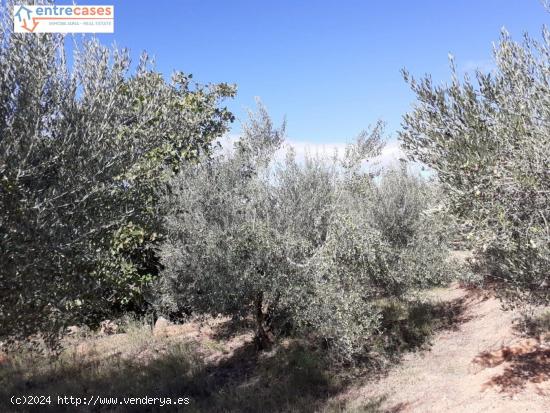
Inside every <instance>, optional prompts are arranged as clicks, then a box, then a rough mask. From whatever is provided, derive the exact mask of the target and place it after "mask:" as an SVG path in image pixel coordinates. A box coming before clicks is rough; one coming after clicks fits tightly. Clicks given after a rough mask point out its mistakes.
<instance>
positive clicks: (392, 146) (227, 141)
mask: <svg viewBox="0 0 550 413" xmlns="http://www.w3.org/2000/svg"><path fill="white" fill-rule="evenodd" d="M238 139H239V135H235V134H226V135H225V136H224V137H222V138H221V139H220V140H219V142H220V143H221V145H222V148H224V149H225V150H231V149H232V148H233V145H234V143H235V142H236V141H237V140H238ZM346 146H347V143H346V142H312V141H303V140H294V139H286V140H285V143H284V145H283V148H281V150H280V151H279V153H278V154H277V155H276V159H278V160H282V159H283V158H284V155H285V153H286V152H287V150H288V149H289V148H290V147H292V148H293V149H294V152H295V153H296V159H297V160H298V161H299V162H303V160H304V159H305V158H306V156H318V157H320V158H326V159H330V158H333V157H334V155H335V154H337V155H338V157H339V158H341V157H342V156H343V154H344V152H345V149H346ZM406 158H407V156H406V154H405V152H404V151H403V148H401V145H400V144H399V142H398V141H397V140H390V141H389V142H388V143H386V145H385V146H384V147H383V148H382V151H381V153H380V155H378V156H377V157H375V158H372V159H370V160H369V161H368V162H367V163H366V165H365V166H366V167H367V168H369V167H373V168H376V169H379V168H391V167H397V166H399V164H400V159H406ZM409 169H410V170H411V171H412V172H414V173H420V174H421V175H424V176H429V175H431V173H430V172H429V171H426V170H424V169H423V168H422V165H420V164H418V163H414V162H409Z"/></svg>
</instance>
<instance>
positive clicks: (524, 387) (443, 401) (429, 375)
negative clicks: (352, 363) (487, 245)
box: [340, 285, 550, 413]
mask: <svg viewBox="0 0 550 413" xmlns="http://www.w3.org/2000/svg"><path fill="white" fill-rule="evenodd" d="M435 294H436V296H437V297H436V298H439V299H441V300H444V301H456V302H460V303H461V304H462V306H463V308H464V312H463V314H462V315H461V317H462V319H461V320H460V321H461V322H459V323H457V325H456V327H455V329H453V330H451V331H445V332H442V333H440V334H438V335H437V336H435V337H434V339H433V342H432V343H433V345H432V347H431V348H430V350H428V351H422V352H417V353H409V354H407V355H406V356H405V358H404V360H403V362H402V363H400V364H399V365H397V366H395V367H394V368H393V369H391V370H390V371H389V373H388V374H387V376H385V377H383V378H382V379H380V380H378V381H371V382H368V383H366V384H364V385H361V386H358V387H355V388H352V389H350V390H348V391H347V392H346V393H345V394H343V395H341V396H340V397H341V398H343V399H347V400H349V406H350V407H354V406H356V407H359V406H361V405H364V404H365V403H366V402H367V401H368V400H372V399H376V398H384V399H385V401H384V403H383V405H382V408H383V411H388V412H423V413H424V412H426V413H428V412H434V413H435V412H437V413H440V412H455V413H458V412H464V413H466V412H467V413H477V412H502V413H516V412H541V413H542V412H550V340H549V337H540V336H539V337H526V336H524V335H522V334H520V333H519V332H518V331H517V330H516V329H515V328H514V324H513V321H514V318H516V317H517V313H514V312H510V311H508V312H507V311H503V310H502V309H501V306H500V303H499V302H498V301H497V300H496V299H495V298H487V297H483V296H481V295H479V294H476V293H474V292H471V291H466V290H464V289H462V288H460V287H458V286H457V285H454V286H452V287H451V288H450V289H445V290H439V291H437V292H435Z"/></svg>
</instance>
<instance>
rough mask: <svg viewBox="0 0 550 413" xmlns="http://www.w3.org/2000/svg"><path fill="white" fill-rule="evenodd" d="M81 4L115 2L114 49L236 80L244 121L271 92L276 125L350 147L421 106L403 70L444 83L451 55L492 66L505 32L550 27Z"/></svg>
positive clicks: (312, 9) (423, 12) (256, 8)
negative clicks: (378, 125) (374, 127)
mask: <svg viewBox="0 0 550 413" xmlns="http://www.w3.org/2000/svg"><path fill="white" fill-rule="evenodd" d="M57 3H58V4H66V3H70V1H58V2H57ZM78 3H79V4H114V5H115V34H114V35H99V37H100V38H101V39H102V40H103V41H104V42H106V43H112V42H113V41H116V43H117V44H118V45H119V46H125V47H129V48H130V49H131V50H132V55H133V56H134V57H137V56H138V55H139V53H140V52H141V51H142V50H147V51H148V52H149V53H150V54H152V55H154V56H155V58H156V61H157V66H158V69H160V70H161V71H162V72H165V73H166V74H170V72H172V71H173V70H175V69H178V70H183V71H184V72H188V73H193V75H194V77H195V79H196V80H198V81H201V82H220V81H225V82H230V83H236V84H237V85H238V96H237V98H236V99H235V100H233V101H231V102H228V105H229V107H230V108H231V109H232V110H233V111H234V113H235V114H236V115H237V117H238V118H239V119H245V118H246V109H247V108H253V107H254V105H255V104H254V98H255V96H259V97H260V98H261V99H262V101H263V102H264V104H265V105H266V106H267V107H268V109H269V111H270V113H271V114H272V116H273V118H274V119H275V120H276V121H280V120H282V119H283V117H284V116H285V115H286V118H287V121H288V128H287V132H288V136H289V137H290V138H291V139H292V140H295V141H303V142H311V143H318V144H326V143H337V142H344V141H349V140H350V139H352V138H353V137H354V136H355V135H356V134H357V133H358V132H359V131H361V130H362V129H364V128H365V127H367V126H368V125H369V124H372V123H374V122H375V121H376V120H377V119H380V118H381V119H383V120H385V121H386V122H387V123H388V132H389V133H394V132H395V131H396V130H397V129H398V128H399V125H400V121H401V116H402V114H403V113H405V112H406V111H407V110H408V109H409V108H410V105H411V103H412V102H413V99H414V96H413V95H412V94H411V93H410V92H409V89H408V87H407V85H406V84H405V83H404V82H403V80H402V78H401V75H400V69H401V68H403V67H406V68H407V69H408V70H409V71H410V72H411V73H412V74H415V75H422V74H424V73H431V74H432V75H433V77H434V79H435V80H437V81H444V80H446V79H448V77H449V71H448V61H447V55H448V53H452V54H453V55H454V56H455V58H456V61H457V64H458V66H459V68H461V70H472V69H473V68H475V67H476V66H480V67H482V68H490V59H491V47H492V42H493V41H495V40H498V37H499V33H500V29H501V27H503V26H505V27H506V28H507V29H508V31H509V32H510V33H511V34H512V35H513V37H514V38H516V39H519V38H520V37H521V35H522V33H523V32H524V31H528V32H530V33H531V34H533V35H536V36H538V35H539V34H540V29H541V27H542V25H543V24H545V23H548V22H549V21H550V14H548V13H546V12H545V10H544V8H543V7H542V5H541V3H540V1H539V0H477V1H474V0H460V1H456V0H454V1H445V0H438V1H437V0H418V1H410V0H409V1H402V0H393V1H382V0H379V1H366V0H363V1H348V0H341V1H320V0H317V1H299V0H293V1H292V0H277V1H260V0H256V1H241V0H231V1H224V0H218V1H209V0H200V1H199V0H182V1H173V0H172V1H162V0H161V1H142V0H124V1H117V0H111V1H109V0H107V1H101V0H94V1H91V2H78ZM163 4H164V6H163ZM239 128H240V127H239V124H238V122H237V123H236V124H235V126H234V129H233V132H234V133H238V130H239Z"/></svg>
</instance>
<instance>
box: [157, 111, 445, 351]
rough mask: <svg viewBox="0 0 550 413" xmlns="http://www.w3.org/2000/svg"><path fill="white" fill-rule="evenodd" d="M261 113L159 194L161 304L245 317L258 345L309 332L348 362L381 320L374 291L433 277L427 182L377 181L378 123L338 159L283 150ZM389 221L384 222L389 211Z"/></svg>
mask: <svg viewBox="0 0 550 413" xmlns="http://www.w3.org/2000/svg"><path fill="white" fill-rule="evenodd" d="M283 133H284V130H283V129H275V128H274V127H273V125H272V123H271V120H270V119H269V117H268V115H267V113H266V111H265V109H263V108H260V112H259V115H258V116H255V117H252V119H251V121H250V123H249V124H248V125H247V126H246V127H245V131H244V135H243V137H242V138H241V140H239V141H238V142H237V144H236V146H235V149H234V150H233V151H232V152H229V153H219V154H217V155H215V156H214V157H213V158H212V159H209V160H205V161H203V162H200V163H198V164H196V165H187V166H186V167H184V168H182V170H181V171H180V172H179V174H177V175H176V176H175V177H174V179H173V180H172V181H171V184H170V192H169V193H168V194H167V195H166V196H165V197H164V208H165V209H164V211H163V212H164V213H165V215H166V220H165V233H166V239H165V241H164V242H163V244H162V245H161V248H160V254H161V263H162V265H163V268H164V270H163V272H162V274H161V279H160V283H159V289H160V290H159V291H160V295H161V297H162V300H161V302H160V304H159V305H160V306H161V308H164V309H165V311H176V310H181V309H182V308H184V309H186V310H189V311H195V312H199V313H212V314H218V313H223V314H228V315H232V316H241V317H246V316H253V317H254V318H255V320H256V335H257V341H258V344H259V346H260V347H265V346H267V345H269V343H270V342H271V341H272V340H273V339H274V338H275V337H276V336H278V335H280V334H285V333H289V332H292V333H295V334H312V335H313V336H315V337H317V338H319V339H322V341H323V343H325V345H326V346H328V348H329V349H330V350H331V351H332V353H333V354H334V355H335V357H337V358H340V359H342V360H350V359H351V358H352V357H353V356H354V355H357V354H359V353H360V352H362V351H363V350H364V348H365V346H366V345H368V340H369V337H370V336H371V335H372V333H373V332H374V331H375V330H376V329H377V327H378V324H379V318H380V314H379V312H380V311H379V309H377V307H376V305H375V304H374V301H375V299H376V298H377V297H380V296H400V295H402V294H404V293H405V292H406V291H409V290H410V289H412V288H420V287H424V286H427V285H432V284H434V283H437V282H439V279H440V277H441V272H442V271H444V260H445V258H446V253H445V251H446V246H445V237H444V236H443V232H442V231H441V228H442V226H441V224H440V223H437V222H438V220H439V218H438V215H437V214H436V213H430V212H429V211H428V210H429V208H430V207H432V206H434V205H433V202H432V199H431V198H430V195H429V194H430V190H429V187H428V186H427V184H425V183H422V182H421V181H420V180H418V179H416V178H411V177H409V176H408V175H407V174H406V172H405V171H400V172H395V171H394V172H388V173H386V174H385V175H384V176H383V177H382V178H381V180H380V182H379V183H378V184H377V183H376V182H375V179H373V176H372V174H371V173H369V172H368V171H366V170H365V169H364V168H363V167H362V161H363V160H364V159H368V158H369V157H372V156H374V155H376V154H377V153H378V152H379V150H380V148H381V146H382V139H381V135H382V128H381V125H377V126H376V127H375V128H373V129H372V130H371V131H370V132H369V133H364V134H362V135H360V136H359V138H358V140H357V142H356V143H355V144H352V145H349V146H348V148H347V150H346V152H345V154H344V157H343V158H342V159H340V160H339V159H338V158H334V159H332V160H327V159H322V158H319V157H309V156H308V157H306V159H305V161H304V162H303V163H301V162H298V161H297V160H296V158H295V156H294V153H293V152H292V151H289V152H288V153H287V154H286V159H285V160H284V161H283V162H279V163H277V162H275V161H274V158H275V155H276V152H277V151H278V150H279V149H280V148H281V145H282V142H283ZM392 214H393V215H392Z"/></svg>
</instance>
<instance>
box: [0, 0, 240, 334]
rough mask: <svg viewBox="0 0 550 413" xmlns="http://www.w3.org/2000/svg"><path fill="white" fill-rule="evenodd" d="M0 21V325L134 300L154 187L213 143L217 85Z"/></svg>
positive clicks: (148, 239)
mask: <svg viewBox="0 0 550 413" xmlns="http://www.w3.org/2000/svg"><path fill="white" fill-rule="evenodd" d="M0 7H1V10H0V11H1V13H0V15H1V25H0V262H1V268H0V322H1V326H0V332H1V333H0V334H2V336H14V335H19V336H26V335H28V334H30V333H34V332H36V331H45V332H46V331H56V330H57V328H58V327H59V326H62V325H64V324H66V323H68V322H77V321H80V322H86V321H90V316H92V315H97V314H98V313H99V314H103V315H108V314H109V312H110V311H112V309H113V308H123V307H124V306H125V305H126V304H128V303H129V302H134V303H135V302H136V300H138V299H142V298H141V297H142V293H143V288H144V286H145V285H147V283H149V282H150V278H151V276H152V275H154V273H155V271H156V268H155V267H156V264H155V258H154V251H153V250H152V248H151V245H152V243H154V242H156V241H155V240H156V239H158V237H159V232H158V229H159V226H158V217H157V216H156V197H157V195H156V189H157V188H158V186H159V185H161V184H162V182H163V181H164V180H165V178H166V176H167V175H166V172H164V171H165V170H166V168H170V169H172V170H177V169H178V168H179V166H180V164H182V163H185V162H186V161H187V160H189V159H195V158H197V157H198V156H202V154H204V153H206V152H208V151H209V148H210V146H211V142H212V141H213V139H215V138H216V137H218V136H220V135H221V134H223V133H224V132H225V130H226V128H227V124H228V122H230V121H231V120H232V115H231V114H230V113H229V112H228V111H227V109H225V108H223V107H220V105H219V103H220V100H221V99H222V98H224V97H228V96H232V95H233V94H234V88H233V87H232V86H229V85H226V84H219V85H208V86H201V85H193V84H192V83H191V77H190V76H188V75H185V74H183V73H175V74H174V75H173V77H172V79H171V80H170V81H166V80H165V79H164V77H163V76H162V75H161V74H160V73H158V72H156V71H155V70H154V66H153V64H152V62H151V61H150V59H149V58H148V57H147V56H146V55H144V56H143V57H142V59H141V60H140V62H139V63H138V64H137V68H136V69H135V70H133V71H131V70H130V59H129V53H128V52H127V51H125V50H118V49H109V48H106V47H103V46H102V45H100V44H99V42H98V41H97V40H94V39H84V40H83V41H81V40H78V41H75V42H74V43H75V44H74V45H73V47H72V49H73V53H74V55H73V59H72V62H71V63H69V62H68V58H67V51H66V50H67V49H66V46H65V43H66V42H67V41H68V40H69V39H68V38H65V37H63V36H61V35H56V34H38V35H25V34H16V33H13V32H12V27H13V22H12V20H11V17H10V14H11V2H8V4H7V5H5V4H4V5H1V6H0Z"/></svg>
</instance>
